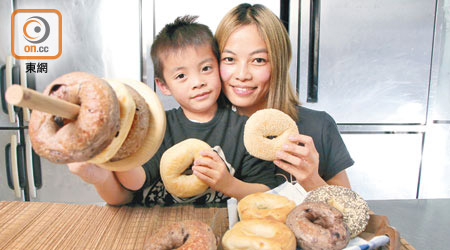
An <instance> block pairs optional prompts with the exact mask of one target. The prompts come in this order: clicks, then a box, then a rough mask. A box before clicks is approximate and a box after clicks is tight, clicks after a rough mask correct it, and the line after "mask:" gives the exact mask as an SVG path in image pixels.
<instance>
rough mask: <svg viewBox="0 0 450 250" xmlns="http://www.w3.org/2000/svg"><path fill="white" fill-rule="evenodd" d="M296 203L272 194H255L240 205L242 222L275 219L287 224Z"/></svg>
mask: <svg viewBox="0 0 450 250" xmlns="http://www.w3.org/2000/svg"><path fill="white" fill-rule="evenodd" d="M294 207H295V203H294V202H293V201H291V200H289V199H288V198H286V197H284V196H282V195H277V194H270V193H253V194H249V195H247V196H245V197H244V198H243V199H242V200H240V201H239V203H238V213H239V218H241V220H251V219H273V220H277V221H279V222H282V223H285V222H286V217H287V216H288V214H289V212H291V210H292V209H294Z"/></svg>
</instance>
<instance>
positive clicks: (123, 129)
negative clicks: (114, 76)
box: [88, 79, 136, 164]
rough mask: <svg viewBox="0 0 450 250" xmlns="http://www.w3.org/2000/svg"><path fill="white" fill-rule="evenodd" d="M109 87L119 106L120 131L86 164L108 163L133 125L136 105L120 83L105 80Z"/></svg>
mask: <svg viewBox="0 0 450 250" xmlns="http://www.w3.org/2000/svg"><path fill="white" fill-rule="evenodd" d="M105 80H106V81H107V82H108V83H109V86H111V87H112V88H113V90H114V92H116V96H117V100H118V101H119V106H120V129H119V132H118V133H117V134H116V135H115V136H114V139H113V140H112V142H111V143H110V144H109V145H108V147H106V148H105V149H104V150H103V151H102V152H100V153H99V154H98V155H96V156H94V157H93V158H92V159H90V160H89V161H88V162H90V163H94V164H99V163H104V162H107V161H109V159H111V158H112V157H113V156H114V155H115V154H116V153H117V151H119V149H120V147H121V146H122V143H123V142H124V141H125V139H126V138H127V135H128V132H129V131H130V128H131V125H132V124H133V118H134V113H135V111H136V104H135V103H134V101H133V97H132V96H131V94H130V93H129V92H128V90H127V88H126V87H125V85H124V84H123V83H121V82H118V81H114V80H107V79H105Z"/></svg>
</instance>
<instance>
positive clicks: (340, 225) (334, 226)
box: [286, 202, 350, 250]
mask: <svg viewBox="0 0 450 250" xmlns="http://www.w3.org/2000/svg"><path fill="white" fill-rule="evenodd" d="M286 225H287V226H288V227H289V228H290V229H291V230H292V232H294V235H295V238H296V239H297V244H298V245H299V246H300V247H301V248H302V249H303V250H318V249H327V250H337V249H342V248H344V247H345V246H347V244H348V242H349V240H350V232H349V231H348V228H347V226H346V225H345V223H344V217H343V216H342V213H341V212H340V211H339V210H337V209H336V208H334V207H332V206H330V205H328V204H326V203H323V202H303V203H302V204H300V205H298V206H297V207H296V208H294V209H293V210H292V211H291V212H290V213H289V215H288V217H287V219H286Z"/></svg>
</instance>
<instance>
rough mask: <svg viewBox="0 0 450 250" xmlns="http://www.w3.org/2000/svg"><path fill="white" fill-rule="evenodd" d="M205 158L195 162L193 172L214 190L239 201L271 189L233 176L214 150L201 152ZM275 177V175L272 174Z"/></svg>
mask: <svg viewBox="0 0 450 250" xmlns="http://www.w3.org/2000/svg"><path fill="white" fill-rule="evenodd" d="M200 154H201V155H202V156H203V157H202V158H200V159H197V160H195V162H194V166H193V167H192V170H193V171H194V174H195V175H196V176H197V177H198V178H199V179H200V180H202V181H203V182H205V183H206V184H207V185H208V186H209V187H211V188H212V189H214V190H216V191H219V192H222V193H223V194H225V195H227V196H229V197H234V198H236V199H238V200H240V199H242V198H244V197H245V196H247V195H249V194H252V193H256V192H265V191H268V190H270V188H269V187H268V186H266V185H264V184H261V183H248V182H245V181H242V180H239V179H238V178H236V177H234V176H232V175H231V174H230V173H229V172H228V169H227V167H226V166H225V163H224V162H223V160H222V158H220V156H219V155H218V154H217V153H216V152H214V151H213V150H205V151H202V152H200ZM272 176H273V177H274V173H272Z"/></svg>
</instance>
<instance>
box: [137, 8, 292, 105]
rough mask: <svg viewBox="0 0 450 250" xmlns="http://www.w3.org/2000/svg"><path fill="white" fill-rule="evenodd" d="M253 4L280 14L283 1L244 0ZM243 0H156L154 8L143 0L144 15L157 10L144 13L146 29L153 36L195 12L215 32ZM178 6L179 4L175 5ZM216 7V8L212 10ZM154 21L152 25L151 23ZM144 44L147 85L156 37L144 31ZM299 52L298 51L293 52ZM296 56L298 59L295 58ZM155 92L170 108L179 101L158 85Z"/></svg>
mask: <svg viewBox="0 0 450 250" xmlns="http://www.w3.org/2000/svg"><path fill="white" fill-rule="evenodd" d="M245 2H247V3H250V4H256V3H259V4H263V5H265V6H266V7H268V8H270V9H271V10H272V11H273V12H274V13H275V14H277V16H279V13H280V2H279V1H270V0H264V1H258V0H251V1H245ZM240 3H242V1H239V0H230V1H209V0H197V1H183V0H154V10H153V9H152V8H153V5H151V4H150V3H143V6H142V7H143V10H142V11H143V16H145V15H147V14H148V13H154V14H155V16H154V19H153V20H152V21H150V20H149V18H148V17H144V18H143V19H144V21H145V22H144V23H143V30H144V31H146V30H153V31H154V34H153V37H154V36H156V34H158V32H159V31H160V30H161V29H162V28H163V27H164V25H166V24H168V23H170V22H173V21H174V20H175V18H176V17H178V16H184V15H194V16H199V18H198V19H197V21H198V22H200V23H203V24H206V25H208V27H209V28H210V29H211V31H212V32H213V33H214V32H215V31H216V28H217V25H218V24H219V22H220V20H222V17H223V16H224V15H225V14H226V13H227V12H228V11H229V10H231V9H232V8H233V7H235V6H237V5H238V4H240ZM174 6H176V8H174ZM212 10H213V11H212ZM151 25H152V26H151ZM143 37H144V38H145V39H148V40H146V41H144V43H143V44H144V45H145V48H146V49H147V50H148V51H147V58H146V59H145V62H146V63H147V66H145V68H146V70H147V76H146V77H145V78H146V79H147V84H148V85H153V66H152V65H151V64H149V62H150V61H151V58H150V49H149V48H150V47H151V43H152V41H153V39H152V40H149V38H150V37H152V36H151V35H150V34H148V33H147V34H144V36H143ZM294 54H296V53H294ZM293 60H296V59H293ZM156 93H157V94H158V96H159V98H160V99H161V102H162V103H163V106H164V108H165V109H166V110H167V109H171V108H176V107H178V106H179V105H178V103H177V102H176V101H175V99H173V97H171V96H165V95H163V94H162V93H161V92H160V91H159V89H158V88H156Z"/></svg>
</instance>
